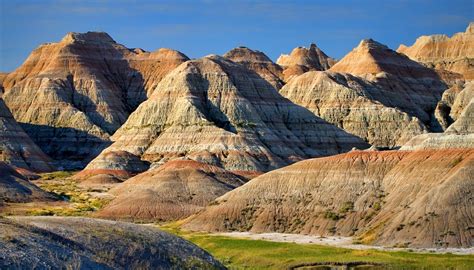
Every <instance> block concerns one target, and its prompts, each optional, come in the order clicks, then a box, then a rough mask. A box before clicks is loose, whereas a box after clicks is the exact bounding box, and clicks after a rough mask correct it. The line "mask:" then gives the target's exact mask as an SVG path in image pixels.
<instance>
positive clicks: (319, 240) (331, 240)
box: [213, 232, 474, 255]
mask: <svg viewBox="0 0 474 270" xmlns="http://www.w3.org/2000/svg"><path fill="white" fill-rule="evenodd" d="M213 235H221V236H228V237H236V238H247V239H253V240H266V241H274V242H288V243H297V244H317V245H328V246H334V247H341V248H350V249H359V250H363V249H376V250H384V251H409V250H410V251H413V252H418V253H452V254H458V255H473V254H474V247H471V248H391V247H382V246H371V245H355V244H353V243H352V242H353V239H352V237H342V236H326V237H321V236H314V235H303V234H289V233H251V232H229V233H217V234H213Z"/></svg>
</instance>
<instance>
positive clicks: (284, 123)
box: [81, 55, 367, 174]
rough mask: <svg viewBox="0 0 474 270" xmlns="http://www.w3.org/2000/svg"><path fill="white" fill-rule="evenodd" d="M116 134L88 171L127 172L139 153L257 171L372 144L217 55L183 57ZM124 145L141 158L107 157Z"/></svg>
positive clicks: (159, 160) (155, 161)
mask: <svg viewBox="0 0 474 270" xmlns="http://www.w3.org/2000/svg"><path fill="white" fill-rule="evenodd" d="M112 139H113V141H114V143H113V144H112V145H111V146H110V147H108V148H106V149H105V150H104V151H103V152H102V153H101V154H100V155H99V156H98V157H97V158H96V159H94V160H93V161H92V162H91V163H89V164H88V165H87V167H86V168H85V170H84V172H82V173H81V174H88V172H91V171H92V172H94V171H96V172H99V173H100V172H101V170H107V173H110V172H111V171H112V170H114V171H116V172H117V173H118V174H123V172H124V171H126V170H127V166H128V165H127V164H128V163H129V161H130V162H135V161H136V158H140V159H141V160H145V161H148V162H150V163H151V167H152V168H153V167H154V166H158V165H160V164H163V163H164V162H166V161H168V160H172V159H175V158H180V157H187V158H190V159H193V160H196V161H200V162H204V163H208V164H211V165H216V166H219V167H221V168H224V169H226V170H230V171H243V172H246V173H253V172H255V171H257V172H262V171H269V170H272V169H275V168H279V167H281V166H284V165H287V164H289V163H292V162H295V161H298V160H301V159H304V158H308V157H314V156H325V155H332V154H336V153H340V152H345V151H348V150H350V149H351V148H353V147H359V148H365V147H367V144H365V143H364V142H363V141H362V140H361V139H359V138H358V137H356V136H353V135H350V134H348V133H347V132H345V131H344V130H342V129H339V128H337V127H334V126H333V125H331V124H329V123H327V122H325V121H324V120H322V119H320V118H319V117H316V116H315V115H314V114H313V113H311V112H310V111H308V110H307V109H305V108H303V107H300V106H298V105H295V104H293V103H291V102H290V101H288V100H287V99H285V98H283V97H282V96H281V95H280V94H279V93H278V92H277V91H276V90H275V89H274V88H273V87H272V86H271V85H270V84H269V83H268V82H267V81H265V80H263V79H262V78H261V77H259V76H258V75H257V74H256V73H255V72H251V71H249V70H248V69H247V68H245V67H243V66H241V65H239V64H236V63H234V62H232V61H229V60H227V59H226V58H223V57H220V56H215V55H211V56H207V57H204V58H201V59H198V60H192V61H188V62H186V63H183V64H181V65H180V66H179V67H177V68H176V69H175V70H173V71H172V72H171V73H170V74H168V75H167V76H166V77H165V78H164V79H163V80H162V81H161V82H160V83H159V84H158V86H157V87H156V89H155V91H154V93H153V95H152V96H151V97H150V98H149V99H148V100H147V101H145V102H144V103H142V104H141V105H140V106H139V107H138V109H137V110H136V111H135V112H133V113H132V114H131V115H130V117H129V118H128V120H127V122H126V123H125V124H124V125H123V126H122V127H121V128H120V129H119V130H118V131H117V132H116V133H115V134H114V135H113V137H112ZM122 151H126V152H128V153H130V154H131V155H133V156H135V157H136V158H128V159H127V160H124V161H123V162H120V163H117V162H116V160H117V159H116V158H114V160H108V161H109V162H108V164H107V160H106V156H111V157H114V156H116V155H117V153H123V152H122ZM110 153H114V154H110Z"/></svg>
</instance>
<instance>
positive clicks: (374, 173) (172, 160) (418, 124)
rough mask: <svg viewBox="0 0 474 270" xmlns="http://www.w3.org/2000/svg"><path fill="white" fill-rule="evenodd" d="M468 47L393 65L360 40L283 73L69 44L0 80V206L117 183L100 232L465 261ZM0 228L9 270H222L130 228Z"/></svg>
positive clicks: (250, 54)
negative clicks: (160, 225)
mask: <svg viewBox="0 0 474 270" xmlns="http://www.w3.org/2000/svg"><path fill="white" fill-rule="evenodd" d="M471 37H472V25H470V26H469V28H468V30H467V31H466V33H461V34H456V35H455V36H453V37H452V38H447V37H438V36H436V37H435V38H420V39H419V41H417V42H416V43H415V45H414V46H412V47H403V46H402V47H400V48H399V50H398V52H396V51H393V50H391V49H390V48H388V47H387V46H385V45H382V44H380V43H378V42H376V41H373V40H370V39H368V40H363V41H361V42H360V44H359V45H358V46H357V47H356V48H354V49H353V50H352V51H351V52H349V53H348V54H347V55H346V56H345V57H344V58H342V59H341V60H339V61H338V62H336V60H334V59H332V58H330V57H328V56H327V55H326V54H325V53H324V52H322V51H321V50H320V49H319V48H317V47H316V46H315V45H314V44H312V45H311V46H310V48H301V47H300V48H296V49H294V50H293V51H292V52H291V54H289V55H282V56H281V57H280V58H279V59H278V61H277V63H274V62H272V61H271V60H270V59H269V58H268V57H267V56H266V55H265V54H264V53H262V52H260V51H257V50H252V49H249V48H246V47H238V48H235V49H233V50H231V51H229V52H227V53H226V54H225V55H224V56H217V55H209V56H206V57H202V58H199V59H192V60H191V59H188V58H187V57H186V56H185V55H184V54H182V53H180V52H177V51H174V50H171V49H160V50H157V51H155V52H146V51H144V50H141V49H128V48H126V47H124V46H123V45H120V44H118V43H116V42H115V41H114V40H113V39H112V38H111V37H110V36H109V35H107V34H106V33H101V32H88V33H84V34H80V33H69V34H67V35H66V36H65V37H64V38H63V40H61V41H60V42H58V43H50V44H44V45H41V46H40V47H39V48H37V49H36V50H34V51H33V52H32V54H31V55H30V56H29V57H28V59H27V60H26V61H25V63H24V64H23V65H21V66H20V67H19V68H18V69H17V70H15V71H13V72H11V73H8V74H5V73H2V74H0V87H1V88H2V89H4V95H3V99H0V139H1V140H0V203H10V202H35V201H38V200H42V201H48V200H54V199H55V198H56V197H55V196H53V195H51V194H50V193H47V192H45V191H43V190H41V189H39V188H38V187H36V186H35V185H34V184H33V183H32V182H30V181H29V180H28V179H29V178H34V177H35V174H34V173H41V172H48V171H53V170H56V169H59V170H62V169H67V170H69V169H79V168H81V169H82V168H84V167H85V168H84V169H83V170H82V171H80V172H78V173H76V174H75V175H74V176H73V178H71V179H67V180H71V181H73V183H74V184H76V183H77V184H78V185H80V186H83V187H86V188H89V189H90V190H95V189H96V188H97V187H98V186H101V185H104V184H106V185H108V186H113V188H112V189H110V190H108V192H107V194H103V193H101V195H104V198H105V197H106V198H111V200H110V202H108V203H107V204H106V205H105V206H104V207H103V208H101V209H100V210H99V211H97V212H95V213H94V214H93V215H94V216H95V217H101V218H108V219H124V220H129V221H134V222H158V221H175V220H181V219H184V221H181V222H180V224H182V228H184V229H189V230H194V231H211V232H222V231H251V232H285V233H301V234H310V235H322V236H326V235H330V236H351V237H354V239H355V240H357V241H360V242H362V243H367V244H375V245H381V246H398V247H440V248H444V247H472V246H473V244H474V243H473V239H474V237H473V224H472V220H474V207H473V204H472V201H473V200H474V198H473V197H472V194H473V193H474V186H473V181H472V179H474V170H473V168H474V137H473V136H474V99H473V96H474V88H473V86H474V84H473V82H472V81H471V78H472V77H470V76H471V75H472V72H473V68H472V63H471V60H472V47H473V46H470V44H471V43H470V42H471V41H472V40H471ZM420 40H421V41H423V42H421V41H420ZM423 44H424V45H423ZM470 74H471V75H470ZM10 112H11V113H10ZM370 146H372V147H370ZM369 147H370V148H369ZM367 148H369V149H367ZM363 149H367V150H363ZM377 149H383V150H385V149H388V150H389V151H378V150H377ZM53 165H54V166H53ZM43 180H44V179H42V180H41V181H43ZM44 181H46V182H47V180H44ZM48 184H49V183H48ZM54 184H57V183H54ZM94 192H95V191H94ZM104 192H105V191H104ZM0 227H2V230H0V236H1V234H2V233H3V234H5V232H6V233H8V235H6V238H5V237H3V238H2V237H0V256H1V255H2V254H8V256H7V257H4V258H2V257H0V268H2V267H7V268H8V267H9V266H14V267H16V268H22V267H23V266H24V265H26V264H28V265H38V267H41V265H40V263H39V262H38V261H33V258H34V257H35V256H36V257H38V258H39V257H41V258H42V259H44V261H46V262H47V263H53V264H54V263H57V258H62V257H58V256H57V254H60V256H63V257H65V258H68V260H66V261H64V262H63V263H64V264H63V265H64V267H69V266H71V265H77V264H84V265H87V266H90V267H102V268H122V267H123V266H122V265H121V264H120V263H121V262H123V260H116V258H119V257H123V256H125V258H126V259H125V261H130V262H132V263H133V265H134V266H135V267H137V268H140V267H153V266H156V265H164V266H169V265H170V264H171V263H176V265H177V266H178V268H179V267H182V268H186V266H190V265H191V266H192V265H193V264H192V263H196V265H201V266H202V265H205V266H209V267H208V268H211V269H212V268H216V269H221V268H222V265H220V264H219V263H217V262H216V261H215V260H214V259H213V258H212V257H210V256H209V254H207V253H206V252H204V251H202V250H200V249H198V248H197V247H195V246H193V245H191V244H189V243H187V242H186V241H183V240H181V239H178V238H176V237H171V236H169V235H167V234H164V233H162V232H158V231H156V230H154V229H152V228H146V227H143V226H137V225H132V224H127V223H121V222H118V223H117V222H112V221H97V220H94V219H83V218H44V217H31V218H16V217H14V218H8V219H0ZM85 231H92V232H93V233H92V234H91V235H89V234H87V233H85ZM129 231H130V232H129ZM95 236H97V237H95ZM8 237H10V238H12V239H15V241H18V243H20V242H22V241H32V242H33V243H35V244H34V245H33V246H31V247H32V248H31V249H29V250H27V251H25V250H24V249H21V248H20V245H15V244H14V243H15V242H11V241H10V242H9V241H5V240H4V239H7V238H8ZM96 238H97V239H96ZM104 239H105V240H104ZM107 239H108V240H107ZM106 240H107V241H106ZM137 241H138V242H137ZM110 243H117V244H116V245H114V246H111V245H110ZM137 243H140V245H138V244H137ZM134 245H138V246H134ZM173 245H175V246H173ZM81 246H88V247H89V246H90V249H87V250H84V249H81V248H80V247H81ZM43 247H47V248H43ZM119 247H127V248H129V247H131V249H127V248H126V249H120V248H119ZM102 250H110V254H105V255H104V256H102V255H103V254H102V253H100V251H102ZM155 251H156V252H158V253H159V254H158V255H159V256H157V254H156V253H153V252H155ZM22 252H28V253H31V254H33V255H34V256H32V257H27V256H24V254H25V253H22ZM93 254H99V255H97V256H98V257H97V256H92V255H93ZM106 255H107V256H106ZM5 258H6V259H5ZM143 261H147V262H148V263H149V265H143V264H141V263H143ZM2 263H3V265H2Z"/></svg>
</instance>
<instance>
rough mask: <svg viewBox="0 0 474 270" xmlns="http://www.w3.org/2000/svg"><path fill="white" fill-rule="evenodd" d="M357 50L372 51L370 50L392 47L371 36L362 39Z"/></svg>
mask: <svg viewBox="0 0 474 270" xmlns="http://www.w3.org/2000/svg"><path fill="white" fill-rule="evenodd" d="M356 50H369V51H370V50H390V49H389V48H388V47H387V46H386V45H384V44H382V43H380V42H377V41H375V40H373V39H371V38H369V39H363V40H361V41H360V43H359V46H357V48H356Z"/></svg>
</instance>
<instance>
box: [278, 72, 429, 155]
mask: <svg viewBox="0 0 474 270" xmlns="http://www.w3.org/2000/svg"><path fill="white" fill-rule="evenodd" d="M280 93H281V94H282V95H283V96H285V97H287V98H288V99H290V100H291V101H293V102H295V103H296V104H299V105H301V106H304V107H305V108H307V109H309V110H310V111H311V112H313V113H314V114H315V115H317V116H319V117H321V118H323V119H324V120H326V121H328V122H330V123H332V124H334V125H336V126H337V127H340V128H343V129H344V130H346V131H347V132H349V133H351V134H354V135H356V136H358V137H360V138H363V139H365V140H366V141H367V142H368V143H370V144H372V145H375V146H378V147H396V146H400V145H403V144H404V143H406V142H407V141H408V140H409V139H411V138H412V137H413V136H416V135H418V134H422V133H425V132H427V129H426V127H425V125H424V124H423V123H422V122H421V121H420V120H419V119H418V118H416V117H414V116H410V115H409V114H407V113H405V112H403V111H402V110H400V109H398V108H397V105H398V104H397V103H395V102H393V99H391V98H390V97H391V96H393V93H391V92H390V91H386V90H384V89H383V88H380V87H378V85H377V84H375V83H373V82H371V81H368V80H366V79H363V78H361V77H357V76H354V75H350V74H347V73H335V72H329V71H325V72H323V71H311V72H307V73H305V74H303V75H300V76H298V77H295V78H294V79H293V80H291V81H290V82H289V83H288V84H286V85H285V86H284V87H283V88H282V89H281V90H280Z"/></svg>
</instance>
